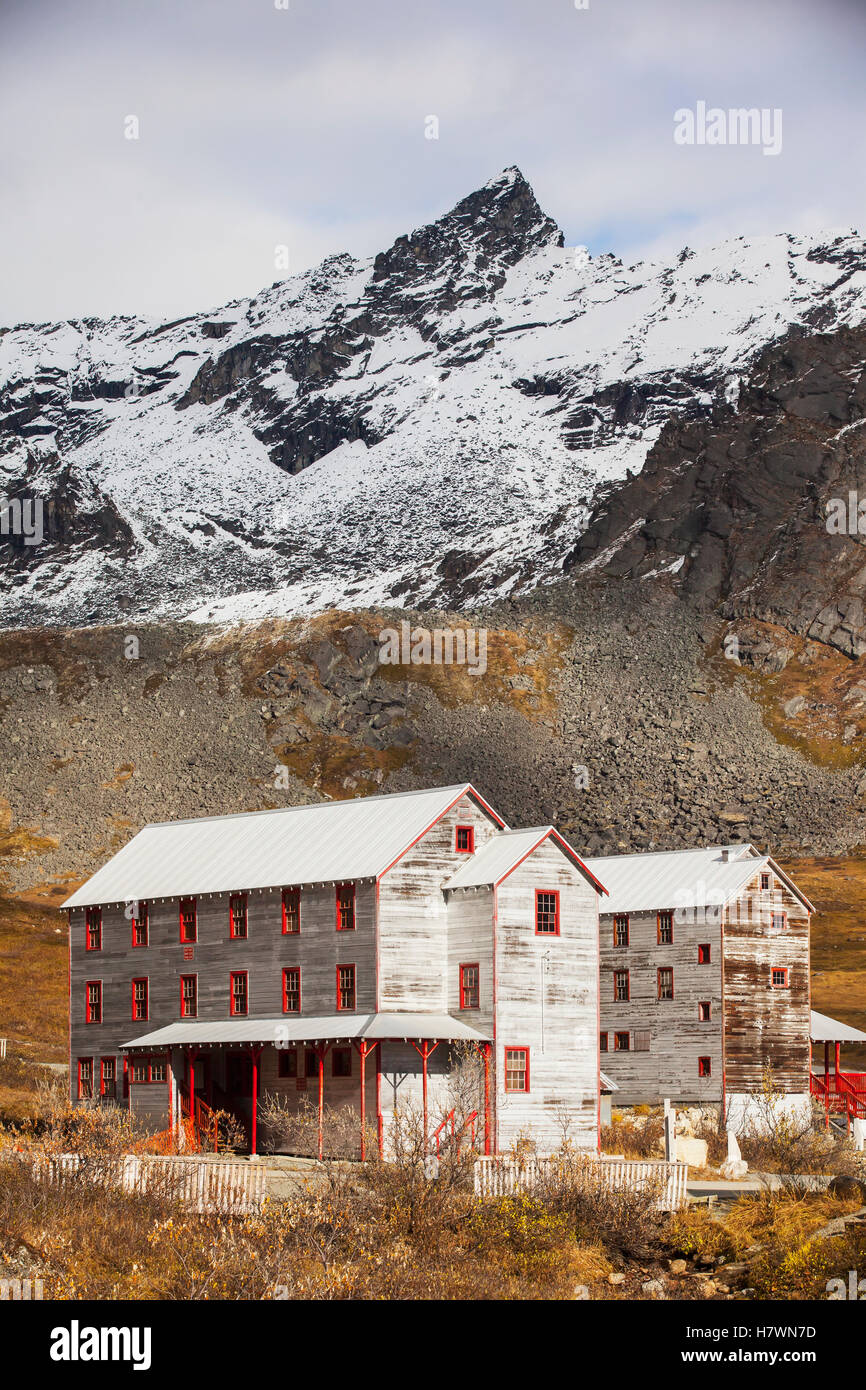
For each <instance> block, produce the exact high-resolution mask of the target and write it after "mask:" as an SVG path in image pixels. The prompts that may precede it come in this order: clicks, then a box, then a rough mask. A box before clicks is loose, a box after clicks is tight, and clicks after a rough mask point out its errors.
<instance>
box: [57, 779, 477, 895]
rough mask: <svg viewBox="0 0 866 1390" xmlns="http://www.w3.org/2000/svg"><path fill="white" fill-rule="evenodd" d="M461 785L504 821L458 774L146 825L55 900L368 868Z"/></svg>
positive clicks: (376, 869)
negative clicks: (419, 784) (385, 789)
mask: <svg viewBox="0 0 866 1390" xmlns="http://www.w3.org/2000/svg"><path fill="white" fill-rule="evenodd" d="M466 795H469V796H471V797H472V798H473V799H474V800H475V801H476V802H477V804H478V805H479V806H480V807H481V808H482V809H483V810H484V811H486V812H487V814H488V815H490V816H491V817H492V819H493V820H495V821H496V822H497V823H498V824H499V825H504V821H502V819H501V818H500V817H499V816H497V814H496V812H495V811H493V810H492V809H491V808H490V807H489V806H488V805H487V803H486V802H485V801H484V800H483V798H482V797H480V796H479V794H478V793H477V792H476V791H475V789H474V787H472V786H471V784H470V783H468V782H464V783H462V784H459V785H455V786H451V787H434V788H432V789H430V790H427V791H418V792H397V793H393V794H390V795H384V796H366V797H355V798H351V799H349V800H346V801H325V802H317V803H315V804H314V805H311V806H289V807H285V808H284V809H281V810H278V811H253V812H242V813H240V814H237V815H231V816H207V817H204V818H202V819H201V820H178V821H166V822H163V823H162V824H157V825H146V826H145V827H144V829H143V830H140V831H139V832H138V834H137V835H136V836H134V838H133V839H132V840H130V841H129V843H128V844H127V845H124V847H123V849H121V850H119V851H118V853H117V854H115V855H114V857H113V858H112V859H109V861H108V863H107V864H105V865H104V866H103V867H102V868H101V869H99V870H98V871H97V872H96V873H95V874H94V875H93V877H92V878H90V879H88V880H87V882H86V883H84V884H82V886H81V887H80V888H79V889H78V890H77V892H75V893H73V894H72V896H71V897H70V898H67V900H66V902H65V903H64V904H63V906H64V907H90V906H95V905H96V904H105V903H122V902H135V901H137V900H138V899H144V900H151V901H152V900H154V899H156V898H176V897H195V896H196V894H201V893H229V892H232V891H233V890H238V889H251V888H279V887H282V886H283V884H304V883H329V882H339V881H341V880H343V879H347V880H348V879H363V878H378V877H379V875H381V874H383V873H384V872H385V870H386V869H388V868H390V867H391V865H392V864H394V863H395V862H396V861H397V860H398V859H400V858H401V857H402V855H403V854H405V853H406V851H407V849H409V848H410V847H411V846H412V845H413V844H414V843H415V841H416V840H418V839H419V838H420V837H421V836H422V835H423V834H424V833H425V831H427V830H429V829H430V827H431V826H432V825H435V824H436V822H437V821H438V820H439V819H440V817H441V816H443V815H444V814H445V812H446V811H448V810H450V808H451V807H452V806H453V805H455V803H456V802H458V801H459V800H460V799H461V797H463V796H466Z"/></svg>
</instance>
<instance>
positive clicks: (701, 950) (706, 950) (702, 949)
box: [698, 944, 712, 965]
mask: <svg viewBox="0 0 866 1390" xmlns="http://www.w3.org/2000/svg"><path fill="white" fill-rule="evenodd" d="M711 958H712V951H711V950H710V947H709V944H706V945H703V946H699V947H698V965H709V963H710V960H711Z"/></svg>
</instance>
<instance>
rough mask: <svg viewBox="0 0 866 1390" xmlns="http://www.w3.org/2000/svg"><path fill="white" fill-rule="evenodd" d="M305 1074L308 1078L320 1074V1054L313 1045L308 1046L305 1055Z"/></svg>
mask: <svg viewBox="0 0 866 1390" xmlns="http://www.w3.org/2000/svg"><path fill="white" fill-rule="evenodd" d="M304 1075H305V1076H306V1077H307V1078H308V1079H309V1078H312V1077H314V1076H318V1075H319V1054H318V1052H314V1051H313V1049H312V1048H311V1047H308V1048H307V1051H306V1055H305V1057H304Z"/></svg>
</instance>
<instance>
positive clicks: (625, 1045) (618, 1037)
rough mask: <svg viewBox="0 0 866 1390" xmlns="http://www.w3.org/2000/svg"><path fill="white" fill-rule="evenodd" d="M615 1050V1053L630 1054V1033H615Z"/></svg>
mask: <svg viewBox="0 0 866 1390" xmlns="http://www.w3.org/2000/svg"><path fill="white" fill-rule="evenodd" d="M613 1050H614V1052H628V1051H629V1040H628V1033H614V1035H613Z"/></svg>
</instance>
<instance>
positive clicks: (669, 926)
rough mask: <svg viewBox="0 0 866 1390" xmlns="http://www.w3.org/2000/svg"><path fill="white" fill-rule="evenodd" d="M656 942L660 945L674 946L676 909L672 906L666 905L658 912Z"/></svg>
mask: <svg viewBox="0 0 866 1390" xmlns="http://www.w3.org/2000/svg"><path fill="white" fill-rule="evenodd" d="M663 917H664V919H665V921H664V938H663V937H662V929H663V926H662V918H663ZM656 943H657V944H658V945H659V946H673V944H674V910H673V908H672V907H664V908H662V909H661V910H660V911H659V912H658V913H656Z"/></svg>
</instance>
